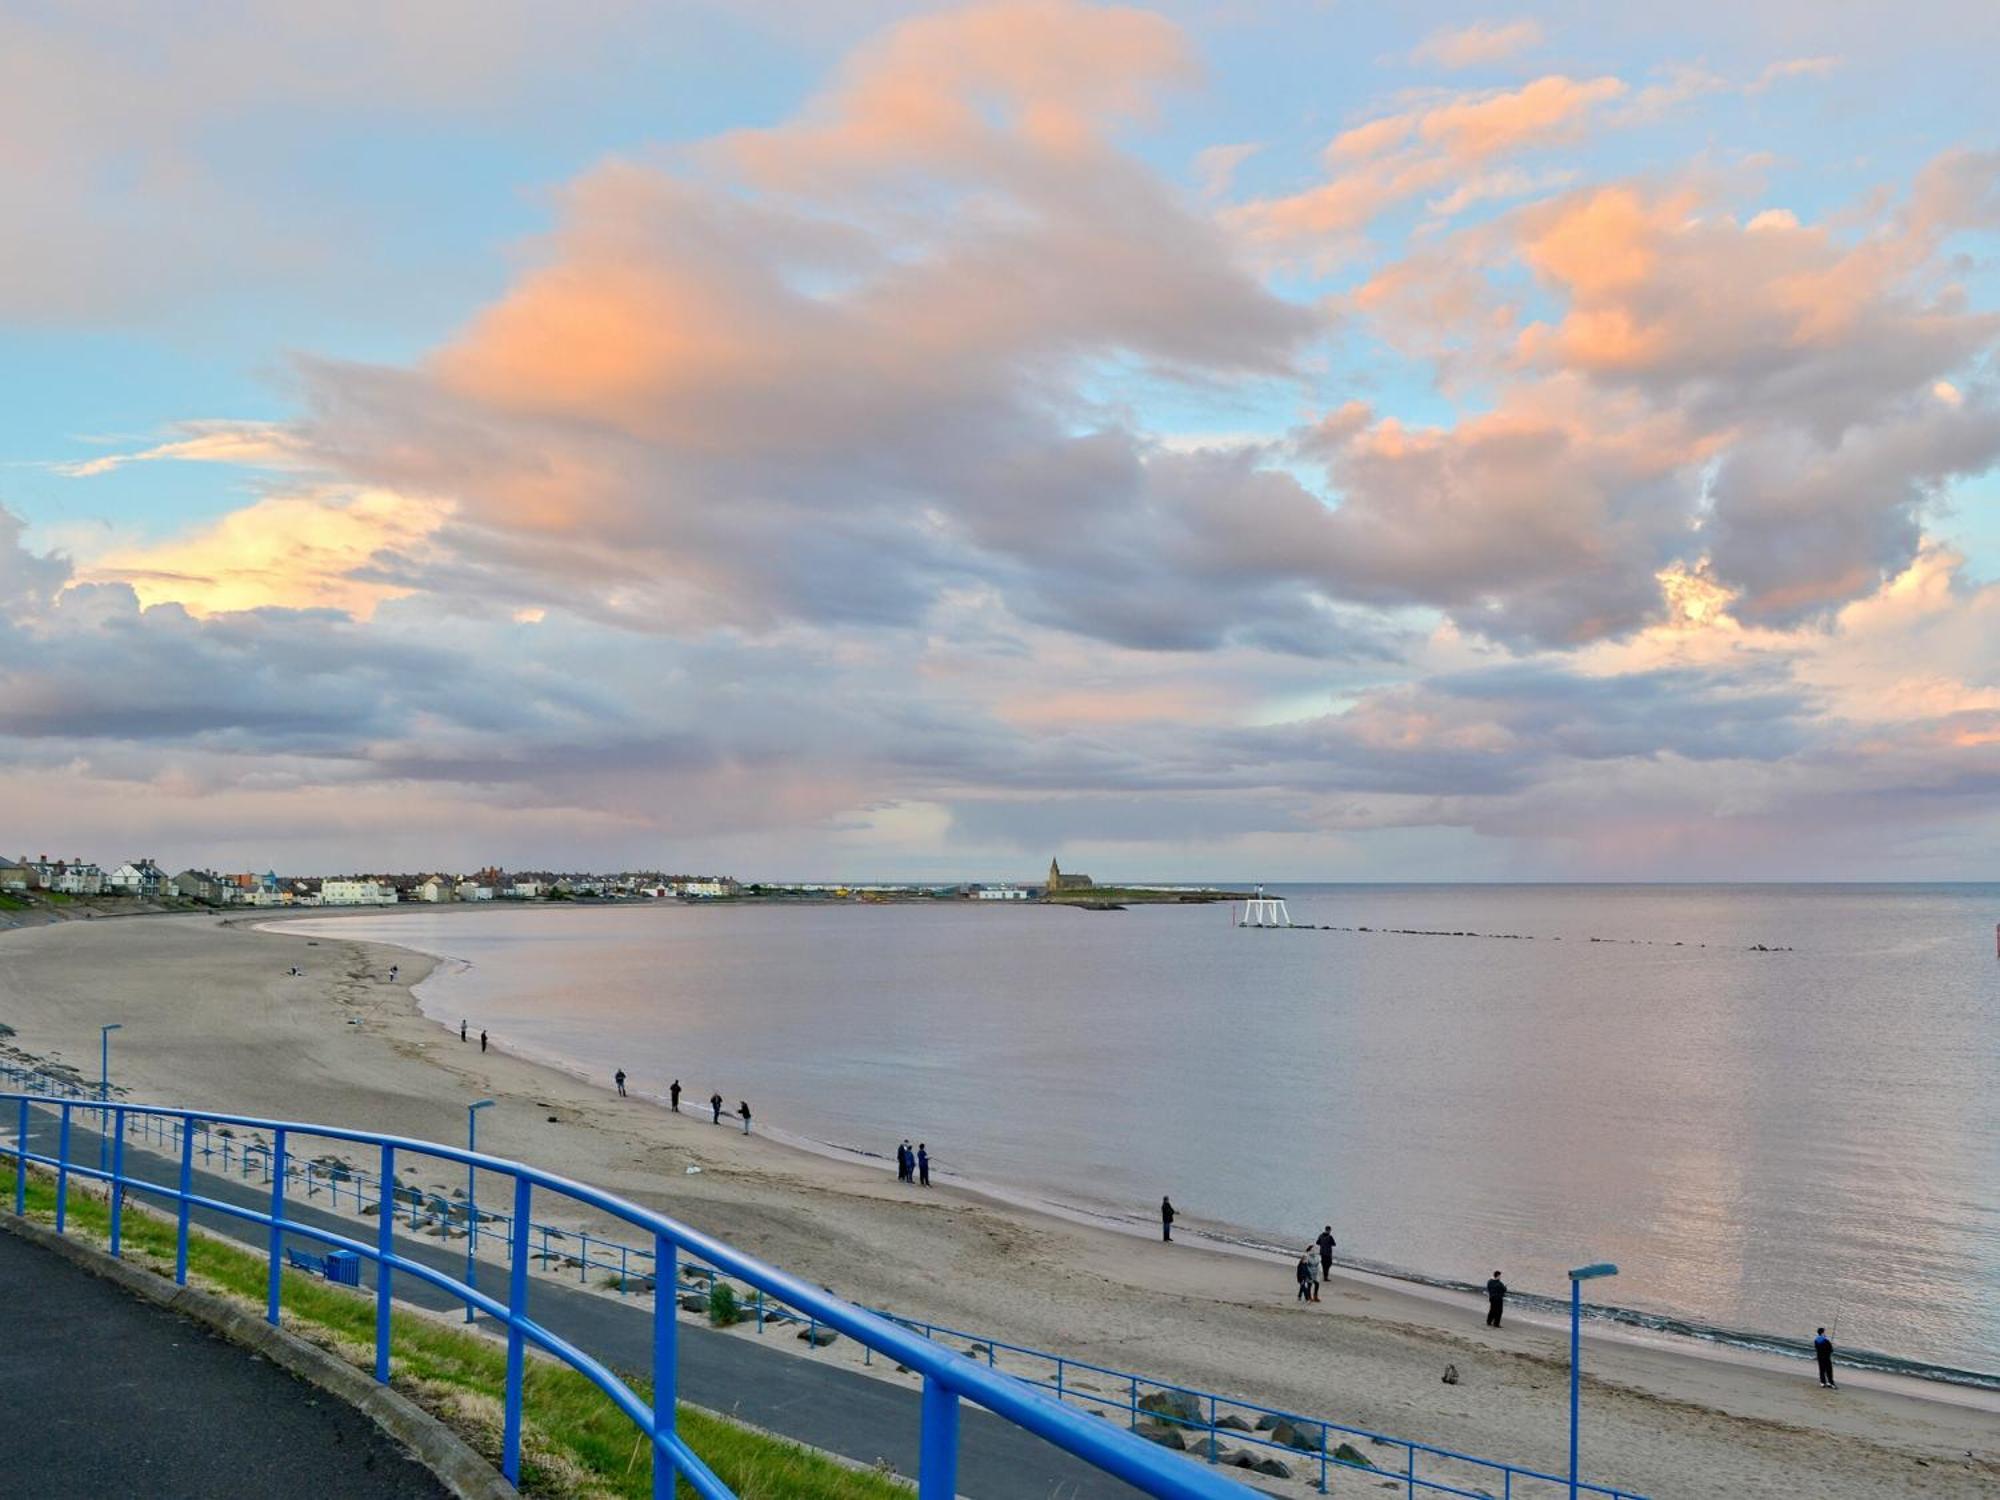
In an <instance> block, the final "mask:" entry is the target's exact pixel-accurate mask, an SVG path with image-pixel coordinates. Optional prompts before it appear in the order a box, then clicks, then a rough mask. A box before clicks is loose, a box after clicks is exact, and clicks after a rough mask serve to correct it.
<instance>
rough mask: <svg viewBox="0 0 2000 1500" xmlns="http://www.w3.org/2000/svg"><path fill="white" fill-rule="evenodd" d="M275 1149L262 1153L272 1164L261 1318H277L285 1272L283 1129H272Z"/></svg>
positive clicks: (273, 1320)
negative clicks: (266, 1278) (268, 1259)
mask: <svg viewBox="0 0 2000 1500" xmlns="http://www.w3.org/2000/svg"><path fill="white" fill-rule="evenodd" d="M273 1134H274V1136H275V1137H276V1140H277V1145H276V1148H275V1150H274V1151H273V1152H272V1153H271V1154H270V1155H268V1156H266V1157H265V1162H266V1164H267V1165H269V1166H270V1168H271V1279H270V1282H269V1284H268V1287H267V1289H266V1291H265V1296H264V1321H265V1322H267V1323H274V1324H275V1323H276V1322H277V1321H278V1294H279V1292H280V1290H281V1289H282V1284H283V1277H284V1274H285V1254H284V1248H283V1247H284V1243H285V1132H284V1131H282V1130H278V1131H274V1132H273Z"/></svg>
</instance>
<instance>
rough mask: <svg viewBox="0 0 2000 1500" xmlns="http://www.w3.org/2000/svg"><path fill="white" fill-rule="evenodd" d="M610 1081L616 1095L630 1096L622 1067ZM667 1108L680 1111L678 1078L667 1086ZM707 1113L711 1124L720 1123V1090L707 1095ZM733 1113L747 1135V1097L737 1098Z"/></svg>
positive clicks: (679, 1084) (748, 1110) (748, 1116)
mask: <svg viewBox="0 0 2000 1500" xmlns="http://www.w3.org/2000/svg"><path fill="white" fill-rule="evenodd" d="M611 1082H612V1086H613V1087H615V1088H616V1089H617V1090H618V1097H619V1098H620V1099H626V1098H629V1097H631V1096H630V1095H628V1094H627V1093H626V1092H625V1070H624V1069H623V1068H620V1069H618V1071H617V1072H615V1073H613V1074H612V1075H611ZM667 1108H668V1109H670V1110H672V1111H673V1112H674V1113H675V1114H679V1113H680V1112H681V1081H680V1080H679V1079H678V1078H676V1079H675V1080H674V1081H673V1082H672V1083H671V1084H669V1085H668V1086H667ZM708 1114H709V1122H710V1123H711V1124H715V1125H720V1124H721V1123H722V1095H721V1093H720V1092H717V1093H713V1094H710V1095H709V1096H708ZM734 1114H735V1116H736V1118H737V1119H739V1120H741V1121H742V1122H743V1133H744V1134H745V1135H748V1134H749V1133H750V1101H749V1100H748V1099H738V1100H737V1101H736V1108H735V1110H734Z"/></svg>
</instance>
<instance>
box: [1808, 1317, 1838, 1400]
mask: <svg viewBox="0 0 2000 1500" xmlns="http://www.w3.org/2000/svg"><path fill="white" fill-rule="evenodd" d="M1813 1358H1814V1359H1815V1360H1816V1361H1818V1363H1819V1383H1820V1384H1821V1385H1823V1386H1825V1387H1826V1388H1827V1389H1828V1390H1830V1391H1837V1390H1839V1389H1840V1387H1839V1386H1837V1385H1835V1384H1834V1383H1833V1340H1832V1339H1830V1338H1828V1337H1827V1336H1826V1330H1825V1329H1824V1328H1822V1329H1820V1330H1819V1332H1818V1333H1816V1334H1814V1335H1813Z"/></svg>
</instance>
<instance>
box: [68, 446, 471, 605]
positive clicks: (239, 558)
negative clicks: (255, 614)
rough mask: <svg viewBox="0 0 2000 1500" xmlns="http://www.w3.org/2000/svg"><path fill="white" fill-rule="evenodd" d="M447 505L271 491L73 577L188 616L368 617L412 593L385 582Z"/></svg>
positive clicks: (108, 556) (381, 496)
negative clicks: (267, 612) (309, 612)
mask: <svg viewBox="0 0 2000 1500" xmlns="http://www.w3.org/2000/svg"><path fill="white" fill-rule="evenodd" d="M230 461H234V460H230ZM448 509H449V507H447V506H445V505H443V504H441V503H439V502H436V501H427V500H422V499H413V498H411V497H409V496H404V495H397V494H391V493H388V492H386V491H362V492H358V493H343V492H320V493H307V494H294V495H273V496H269V497H267V498H265V499H262V500H259V501H257V502H256V503H255V504H253V505H249V506H246V507H244V508H242V509H240V510H234V511H230V512H229V513H228V514H226V515H224V516H223V517H222V518H221V519H220V520H218V521H216V522H214V523H213V524H212V525H210V526H208V527H205V528H204V529H203V530H201V531H200V532H198V533H196V534H194V535H192V536H188V537H183V538H181V539H178V540H175V541H168V542H159V543H154V544H151V545H148V546H142V547H132V548H118V549H115V550H113V551H110V552H107V553H105V554H103V555H102V556H99V557H96V558H93V559H92V560H91V561H90V562H89V564H88V565H87V566H86V567H84V568H82V569H81V570H80V571H79V574H78V577H79V580H80V581H81V582H84V583H119V584H125V585H127V586H129V587H130V588H131V590H132V592H133V594H134V595H135V596H136V598H137V599H138V602H139V603H140V604H141V605H152V604H161V603H172V604H177V605H180V606H181V607H183V608H185V609H186V610H187V611H188V612H189V613H190V614H192V615H213V614H222V613H231V612H237V611H242V610H254V609H266V608H271V607H274V606H275V607H280V608H286V609H331V610H339V611H340V612H342V613H344V614H348V615H352V616H354V617H356V618H358V619H366V618H367V617H368V616H369V615H371V614H372V613H373V612H374V610H375V607H376V606H377V605H378V604H380V603H381V602H382V601H383V600H385V599H393V598H398V597H401V596H402V595H404V594H406V593H408V592H409V590H408V589H407V588H405V587H400V586H398V585H396V584H395V583H393V582H391V581H389V579H388V576H387V572H388V569H389V568H390V567H392V566H393V558H394V556H395V555H396V554H400V553H407V552H408V551H410V550H411V549H413V548H417V547H420V546H421V545H422V544H423V543H424V541H425V540H426V539H427V538H428V537H429V536H430V535H431V533H433V532H434V531H436V530H437V528H438V527H439V526H440V525H441V524H442V523H443V521H444V519H445V516H446V515H447V513H448Z"/></svg>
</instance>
